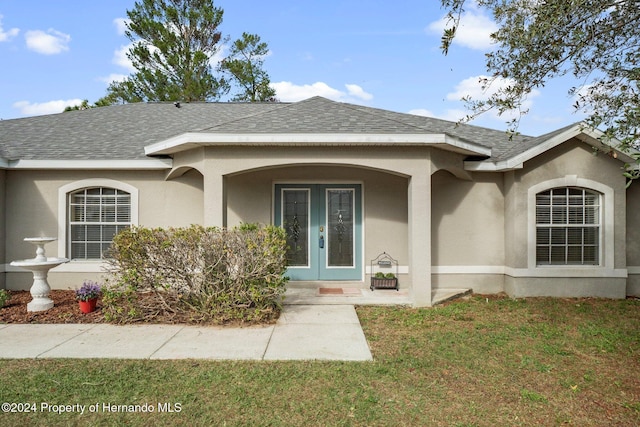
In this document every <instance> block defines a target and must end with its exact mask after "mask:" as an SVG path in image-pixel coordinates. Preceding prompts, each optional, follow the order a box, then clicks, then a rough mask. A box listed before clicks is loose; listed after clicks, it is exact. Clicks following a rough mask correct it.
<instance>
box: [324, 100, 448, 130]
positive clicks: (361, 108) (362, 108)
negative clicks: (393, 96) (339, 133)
mask: <svg viewBox="0 0 640 427" xmlns="http://www.w3.org/2000/svg"><path fill="white" fill-rule="evenodd" d="M322 99H326V98H322ZM329 101H330V100H329ZM332 102H335V103H337V104H341V105H344V106H345V107H347V108H350V109H352V110H356V111H359V112H361V113H365V114H369V115H371V116H375V117H379V118H381V119H384V120H387V121H391V122H394V123H399V124H401V125H404V126H410V127H412V128H416V129H419V130H420V131H422V132H424V131H429V129H426V128H424V127H422V126H417V125H414V124H413V123H407V122H404V121H402V120H397V119H393V118H391V117H384V115H383V114H381V113H375V114H374V113H373V112H371V111H368V110H375V111H384V110H382V109H381V108H375V107H367V106H366V105H358V104H352V103H349V102H338V101H332ZM397 114H405V113H397ZM445 133H446V132H445ZM447 135H448V134H447Z"/></svg>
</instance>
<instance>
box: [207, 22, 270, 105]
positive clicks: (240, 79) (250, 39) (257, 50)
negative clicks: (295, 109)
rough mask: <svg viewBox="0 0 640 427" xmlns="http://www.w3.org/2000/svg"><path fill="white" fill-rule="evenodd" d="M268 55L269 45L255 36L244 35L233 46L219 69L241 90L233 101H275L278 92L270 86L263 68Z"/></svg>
mask: <svg viewBox="0 0 640 427" xmlns="http://www.w3.org/2000/svg"><path fill="white" fill-rule="evenodd" d="M268 54H269V48H268V46H267V44H266V43H264V42H261V41H260V37H259V36H258V35H255V34H248V33H242V38H240V39H238V40H236V41H235V42H234V43H233V44H232V45H231V49H230V51H229V56H228V57H227V58H225V59H223V60H222V62H221V63H220V67H219V68H220V70H221V71H222V72H223V73H225V74H227V75H228V76H230V79H231V81H232V82H234V83H235V85H236V86H238V88H239V90H240V91H239V92H238V93H236V94H235V95H234V96H233V98H232V100H233V101H244V102H247V101H248V102H256V101H274V100H275V95H276V91H275V89H273V88H272V87H270V86H269V83H270V80H269V75H268V74H267V72H266V71H264V69H263V68H262V65H263V62H264V58H265V57H266V56H267V55H268Z"/></svg>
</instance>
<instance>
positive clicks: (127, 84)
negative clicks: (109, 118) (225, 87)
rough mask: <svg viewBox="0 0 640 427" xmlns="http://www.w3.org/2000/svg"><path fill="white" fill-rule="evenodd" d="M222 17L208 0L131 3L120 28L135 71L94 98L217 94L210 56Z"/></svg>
mask: <svg viewBox="0 0 640 427" xmlns="http://www.w3.org/2000/svg"><path fill="white" fill-rule="evenodd" d="M222 16H223V10H222V9H221V8H218V7H215V6H214V4H213V1H212V0H162V1H159V0H142V1H138V2H136V3H135V4H134V7H133V9H132V10H127V17H128V18H129V20H128V21H127V23H126V26H127V30H126V32H125V34H126V36H127V38H129V40H131V42H132V43H133V44H132V47H131V48H130V49H129V52H128V53H127V57H128V58H129V59H130V60H131V62H132V64H133V66H134V67H135V69H136V72H135V73H134V74H132V75H131V76H129V77H128V78H127V80H125V81H122V82H116V83H112V84H111V85H110V86H109V89H108V94H107V96H106V97H105V98H103V99H101V100H100V101H98V103H100V104H101V105H102V104H113V103H115V102H120V101H121V102H139V101H187V102H188V101H210V100H216V99H218V98H219V96H220V91H221V89H222V85H221V83H220V82H219V81H218V79H216V78H215V77H214V75H213V73H212V69H211V65H210V60H211V58H212V57H213V56H214V55H215V54H216V53H217V52H218V51H219V49H220V45H219V43H220V42H221V40H222V34H221V32H220V31H219V30H218V27H219V25H220V24H221V23H222ZM98 103H96V104H98Z"/></svg>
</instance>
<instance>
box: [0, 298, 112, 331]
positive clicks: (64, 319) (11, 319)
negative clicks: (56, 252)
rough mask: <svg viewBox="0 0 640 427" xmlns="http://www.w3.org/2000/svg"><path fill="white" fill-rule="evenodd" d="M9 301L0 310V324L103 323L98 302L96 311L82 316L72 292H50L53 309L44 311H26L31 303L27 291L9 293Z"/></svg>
mask: <svg viewBox="0 0 640 427" xmlns="http://www.w3.org/2000/svg"><path fill="white" fill-rule="evenodd" d="M9 293H10V294H11V299H10V300H9V301H8V302H7V303H6V305H5V306H4V307H2V308H0V323H103V322H104V316H103V315H102V305H101V302H100V300H98V305H97V308H96V311H94V312H92V313H88V314H84V313H83V312H81V311H80V308H79V307H78V302H77V301H76V294H75V291H73V290H68V291H65V290H52V291H51V294H50V295H49V298H51V299H52V300H53V304H54V305H53V308H50V309H49V310H45V311H27V303H29V302H30V301H31V299H32V298H31V294H30V293H29V291H9Z"/></svg>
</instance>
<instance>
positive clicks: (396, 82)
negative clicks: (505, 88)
mask: <svg viewBox="0 0 640 427" xmlns="http://www.w3.org/2000/svg"><path fill="white" fill-rule="evenodd" d="M215 4H216V6H219V7H221V8H223V9H224V20H223V23H222V25H221V27H220V30H221V31H222V33H223V34H225V35H228V36H230V37H231V39H232V40H235V39H237V38H239V37H240V36H241V34H242V32H243V31H246V32H250V33H256V34H258V35H260V37H261V38H262V40H263V41H265V42H267V43H268V45H269V48H270V55H269V56H268V57H267V58H266V60H265V69H266V70H267V71H268V73H269V75H270V77H271V81H272V83H273V85H274V87H275V88H276V91H277V97H278V98H279V99H280V100H281V101H298V100H300V99H304V98H308V97H310V96H314V95H320V96H324V97H327V98H330V99H333V100H336V101H343V102H351V103H356V104H362V105H367V106H370V107H376V108H383V109H388V110H393V111H398V112H403V113H409V112H411V113H414V114H422V115H428V116H431V117H438V118H444V119H448V120H454V121H455V120H458V119H460V118H461V117H463V116H464V115H465V113H466V111H465V109H464V104H463V102H461V101H460V99H461V98H462V97H463V96H464V95H466V94H470V95H472V96H475V97H482V96H483V94H482V91H481V89H480V85H479V84H478V78H479V76H482V75H484V74H486V71H485V68H484V53H485V52H487V51H488V50H489V49H491V46H490V45H489V44H488V41H489V38H488V34H489V33H490V31H491V30H492V28H494V24H493V22H492V21H491V19H490V18H489V17H487V16H486V15H483V14H482V13H481V11H479V10H477V9H475V8H473V7H472V8H470V9H469V11H468V13H467V15H466V16H465V17H464V18H463V24H464V27H463V28H462V29H461V31H460V34H459V37H458V38H457V39H456V43H455V45H454V46H453V47H452V49H451V50H450V52H449V55H448V56H444V55H443V54H442V53H441V51H440V49H439V45H440V35H441V30H440V28H442V24H440V22H441V19H442V18H443V16H444V11H443V10H442V9H441V8H440V1H438V0H402V1H395V2H391V1H388V0H384V1H382V0H367V1H364V0H341V1H339V0H324V1H322V2H320V1H300V0H272V1H268V2H267V1H264V0H243V1H237V0H236V1H233V0H219V1H216V2H215ZM133 5H134V0H109V1H87V0H56V1H42V0H2V2H0V58H1V63H2V65H3V66H2V69H1V71H0V118H1V119H12V118H19V117H26V116H32V115H39V114H50V113H57V112H60V111H61V110H63V109H64V106H66V105H69V104H74V103H78V102H79V101H80V100H82V99H88V100H89V102H95V101H96V100H98V99H99V98H100V97H102V96H104V95H105V93H106V88H107V86H108V83H109V81H111V80H113V79H118V78H122V77H123V76H126V75H128V74H130V73H131V72H132V69H131V68H130V65H129V64H128V61H127V59H126V55H125V52H126V50H127V47H128V45H129V40H128V39H127V38H126V37H125V36H124V34H123V31H122V20H123V19H124V18H125V17H126V10H127V9H131V8H133ZM223 54H224V50H223ZM572 84H573V83H572V82H571V81H570V80H569V79H565V80H562V81H558V82H552V84H550V85H548V86H547V87H546V88H543V89H542V90H540V91H539V92H536V93H534V94H532V96H530V97H529V100H528V106H529V108H530V113H529V114H528V115H527V116H525V117H524V118H523V119H522V121H521V125H520V132H522V133H524V134H529V135H540V134H543V133H545V132H549V131H552V130H555V129H557V128H560V127H562V126H564V125H567V124H570V123H573V122H576V121H579V120H581V119H582V118H583V116H582V115H578V114H575V113H574V112H573V110H572V107H571V106H572V104H573V100H572V99H571V98H569V96H568V95H567V89H568V88H569V87H570V86H571V85H572ZM507 120H508V118H507V117H504V116H503V117H497V116H496V115H495V114H492V113H489V114H485V115H483V116H482V117H481V118H479V119H476V120H475V121H474V122H472V124H475V125H479V126H485V127H490V128H494V129H505V128H506V121H507Z"/></svg>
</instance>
